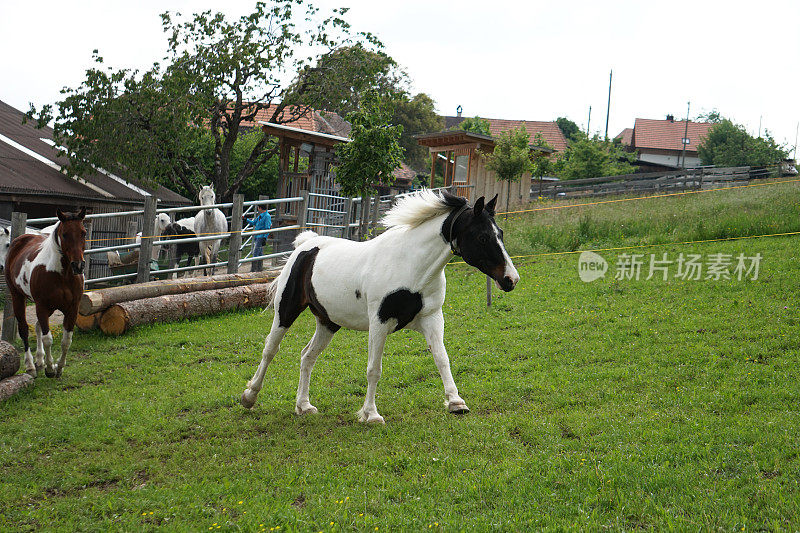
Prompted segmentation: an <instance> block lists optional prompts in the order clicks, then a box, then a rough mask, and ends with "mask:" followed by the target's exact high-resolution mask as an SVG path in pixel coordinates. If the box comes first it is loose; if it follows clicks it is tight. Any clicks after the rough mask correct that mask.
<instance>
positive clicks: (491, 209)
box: [486, 194, 497, 217]
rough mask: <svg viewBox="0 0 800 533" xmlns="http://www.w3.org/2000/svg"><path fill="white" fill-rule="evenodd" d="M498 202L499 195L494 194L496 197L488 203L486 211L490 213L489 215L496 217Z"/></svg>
mask: <svg viewBox="0 0 800 533" xmlns="http://www.w3.org/2000/svg"><path fill="white" fill-rule="evenodd" d="M496 203H497V195H496V194H495V195H494V198H492V199H491V200H489V203H488V204H486V212H487V213H489V216H491V217H494V206H495V204H496Z"/></svg>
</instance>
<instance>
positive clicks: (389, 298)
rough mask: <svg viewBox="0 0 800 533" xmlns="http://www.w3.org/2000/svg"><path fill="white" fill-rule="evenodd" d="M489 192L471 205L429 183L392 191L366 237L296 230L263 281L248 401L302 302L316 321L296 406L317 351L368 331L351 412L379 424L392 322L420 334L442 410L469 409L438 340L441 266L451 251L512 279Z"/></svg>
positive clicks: (303, 409)
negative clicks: (274, 272) (360, 400)
mask: <svg viewBox="0 0 800 533" xmlns="http://www.w3.org/2000/svg"><path fill="white" fill-rule="evenodd" d="M496 201H497V196H495V197H494V198H492V200H490V201H489V202H488V203H486V204H485V205H484V198H483V197H481V198H479V199H478V200H477V201H476V202H475V205H474V206H473V207H470V206H469V205H468V204H467V201H466V200H465V199H463V198H459V197H456V196H452V195H449V194H446V193H445V194H441V195H440V194H436V193H434V192H432V191H430V190H423V191H422V192H420V193H417V194H414V195H411V196H406V197H403V198H401V199H400V200H399V201H398V203H397V205H395V207H393V208H392V209H391V210H390V211H389V213H388V214H387V215H386V217H385V218H384V220H383V222H384V225H386V226H387V227H388V229H387V231H386V232H384V233H383V234H381V235H380V236H378V237H376V238H375V239H372V240H370V241H366V242H354V241H349V240H344V239H337V238H334V237H320V236H318V235H317V234H316V233H314V232H312V231H306V232H303V233H301V234H300V235H298V237H297V239H296V240H295V243H294V244H295V248H296V249H295V251H294V252H293V253H292V255H291V256H290V257H289V259H288V261H287V263H286V266H284V268H283V270H282V271H281V274H280V275H279V276H278V278H277V279H276V280H275V281H274V282H273V283H272V285H271V286H270V291H271V292H272V295H273V304H274V307H275V317H274V319H273V322H272V329H271V330H270V332H269V335H268V336H267V339H266V342H265V345H264V351H263V353H262V357H261V363H260V364H259V366H258V369H257V370H256V373H255V375H254V376H253V379H252V380H250V381H249V382H248V384H247V388H246V389H245V391H244V392H243V393H242V397H241V403H242V405H244V406H245V407H246V408H251V407H252V406H253V405H254V404H255V402H256V397H257V395H258V392H259V391H260V390H261V387H262V383H263V380H264V374H265V372H266V370H267V366H268V365H269V364H270V362H271V361H272V358H273V357H274V356H275V354H276V353H277V351H278V348H279V346H280V342H281V340H282V339H283V336H284V335H285V334H286V331H287V329H288V328H289V326H291V325H292V323H293V322H294V321H295V320H296V319H297V317H298V316H299V315H300V313H301V312H303V310H305V308H306V307H310V308H311V312H312V313H313V314H314V315H315V316H316V319H317V327H316V331H315V333H314V336H313V337H312V339H311V341H310V342H309V343H308V345H307V346H306V347H305V348H304V349H303V351H302V353H301V358H300V382H299V384H298V387H297V398H296V403H295V412H296V413H297V414H299V415H300V414H305V413H316V412H317V409H316V407H314V406H313V405H311V403H310V401H309V397H308V387H309V380H310V377H311V371H312V369H313V367H314V363H315V362H316V360H317V357H318V356H319V354H320V353H321V352H322V351H323V350H324V349H325V348H326V347H327V346H328V343H329V342H330V341H331V338H333V334H334V333H336V332H337V331H338V330H339V329H340V328H342V327H345V328H348V329H354V330H361V331H369V350H368V351H369V356H368V363H367V393H366V397H365V399H364V405H363V407H362V408H361V410H360V411H358V413H357V414H358V418H359V420H360V421H361V422H369V423H380V424H382V423H384V420H383V417H382V416H381V415H379V414H378V410H377V408H376V406H375V392H376V390H377V386H378V379H379V378H380V376H381V358H382V355H383V348H384V345H385V343H386V337H387V336H388V335H389V334H390V333H392V332H395V331H398V330H400V329H411V330H415V331H418V332H420V333H422V334H423V335H424V336H425V339H426V341H427V343H428V347H429V348H430V350H431V352H432V354H433V359H434V361H435V363H436V368H437V369H438V370H439V375H440V377H441V379H442V383H443V384H444V393H445V405H446V406H447V409H448V410H449V411H450V412H451V413H465V412H468V411H469V408H468V407H467V404H466V402H464V400H463V399H462V398H461V396H459V395H458V389H457V388H456V384H455V382H454V381H453V376H452V374H451V372H450V362H449V360H448V357H447V351H446V350H445V347H444V317H443V314H442V305H443V304H444V298H445V275H444V267H445V265H446V264H447V262H448V261H449V260H450V259H451V258H452V256H453V254H455V255H460V256H461V257H462V258H463V259H464V261H465V262H466V263H467V264H469V265H472V266H474V267H476V268H477V269H479V270H480V271H481V272H483V273H485V274H486V275H488V276H490V277H491V278H492V279H494V280H495V282H496V283H497V285H498V286H499V287H500V288H501V289H502V290H504V291H506V292H508V291H511V290H512V289H513V288H514V286H515V285H516V283H517V281H519V274H517V270H516V268H514V264H513V263H512V262H511V259H510V258H509V256H508V253H507V252H506V249H505V246H504V244H503V231H502V230H501V229H500V228H499V227H498V226H497V224H496V223H495V221H494V208H495V203H496Z"/></svg>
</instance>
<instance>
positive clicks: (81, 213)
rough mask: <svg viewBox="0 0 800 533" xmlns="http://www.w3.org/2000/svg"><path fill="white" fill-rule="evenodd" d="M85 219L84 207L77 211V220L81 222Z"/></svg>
mask: <svg viewBox="0 0 800 533" xmlns="http://www.w3.org/2000/svg"><path fill="white" fill-rule="evenodd" d="M85 217H86V207H85V206H84V207H81V210H80V211H78V220H83V219H84V218H85Z"/></svg>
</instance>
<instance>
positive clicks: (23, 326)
mask: <svg viewBox="0 0 800 533" xmlns="http://www.w3.org/2000/svg"><path fill="white" fill-rule="evenodd" d="M10 292H11V304H12V307H13V309H14V317H15V318H16V319H17V330H18V331H19V336H20V338H21V339H22V347H23V349H24V350H25V372H27V373H28V374H30V375H31V376H33V377H36V374H37V369H36V364H35V363H34V361H33V355H31V347H30V345H29V344H28V335H29V334H30V332H29V331H28V319H27V318H26V317H25V295H24V294H22V293H21V292H19V291H16V290H14V289H11V290H10Z"/></svg>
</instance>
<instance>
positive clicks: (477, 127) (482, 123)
mask: <svg viewBox="0 0 800 533" xmlns="http://www.w3.org/2000/svg"><path fill="white" fill-rule="evenodd" d="M454 129H457V130H463V131H469V132H472V133H479V134H481V135H491V134H492V131H491V129H490V128H489V121H488V120H486V119H485V118H481V117H467V118H465V119H464V120H462V121H461V122H460V123H459V124H458V126H457V127H456V128H454Z"/></svg>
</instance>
